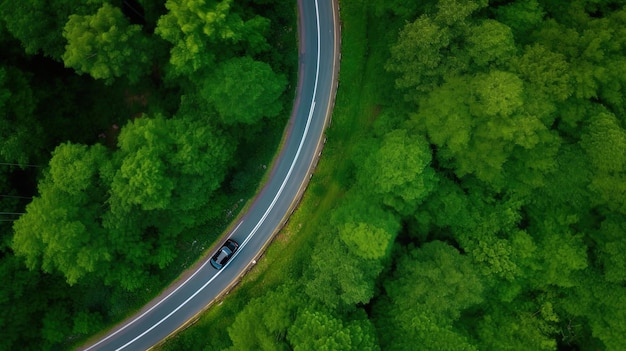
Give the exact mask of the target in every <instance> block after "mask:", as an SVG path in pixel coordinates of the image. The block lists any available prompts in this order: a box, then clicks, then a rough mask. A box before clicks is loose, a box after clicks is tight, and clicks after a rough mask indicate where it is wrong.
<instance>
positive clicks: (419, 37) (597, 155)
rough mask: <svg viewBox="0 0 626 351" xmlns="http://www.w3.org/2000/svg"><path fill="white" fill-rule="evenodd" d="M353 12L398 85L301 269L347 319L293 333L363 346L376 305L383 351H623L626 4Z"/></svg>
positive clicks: (353, 155)
mask: <svg viewBox="0 0 626 351" xmlns="http://www.w3.org/2000/svg"><path fill="white" fill-rule="evenodd" d="M348 4H349V5H348ZM342 5H345V6H352V7H355V8H357V9H358V8H360V7H363V8H364V7H366V6H370V7H369V8H368V11H371V12H370V13H369V16H371V17H368V19H367V20H363V19H361V21H367V22H366V23H367V25H369V26H371V27H372V28H371V29H369V31H368V32H367V35H365V34H364V35H363V37H365V36H367V37H368V38H369V40H371V41H370V42H368V43H366V44H363V45H364V46H367V47H368V48H369V49H370V50H374V49H373V48H389V52H388V55H387V62H386V65H385V67H384V68H385V70H386V72H387V73H388V74H391V75H392V76H393V78H394V79H395V86H393V87H390V86H386V85H384V84H380V85H377V89H380V90H381V91H382V92H381V93H380V94H379V95H378V99H379V100H378V101H376V103H375V104H378V105H376V107H375V108H374V110H375V112H373V113H372V116H368V117H369V118H371V119H374V118H375V119H376V121H375V122H374V123H371V128H370V129H369V130H368V131H367V132H365V133H363V134H364V135H358V137H357V138H355V139H358V140H359V141H358V142H356V144H355V145H350V147H348V148H347V151H346V152H347V153H348V155H347V156H345V157H344V159H347V161H346V162H347V163H348V166H346V168H348V169H350V172H346V174H342V175H341V176H337V178H339V179H341V182H342V185H343V186H344V189H343V190H344V192H342V193H341V195H340V196H338V198H339V199H340V200H339V202H338V203H337V204H335V206H334V207H333V208H332V211H329V212H332V214H328V218H325V219H324V220H322V221H320V222H319V223H318V226H319V228H318V230H317V231H318V233H317V235H318V238H317V239H316V242H315V244H314V245H313V248H312V251H311V254H310V257H309V256H307V258H306V264H305V267H304V268H303V274H302V276H303V280H302V282H301V284H302V285H303V286H304V289H303V291H304V293H305V294H306V296H307V297H308V298H309V299H310V300H311V301H312V302H314V303H316V304H320V305H321V306H323V309H325V310H330V311H333V313H334V314H335V315H336V316H337V315H338V316H342V317H341V318H342V319H341V320H340V321H337V320H336V319H335V318H336V317H333V315H332V314H330V315H329V314H328V312H326V311H319V310H314V309H304V310H301V311H300V313H302V315H299V316H298V317H297V318H295V322H293V320H294V319H293V317H291V319H289V321H290V322H293V325H294V327H295V326H299V327H300V328H303V329H302V330H306V331H307V332H308V333H309V334H313V335H317V336H318V338H319V341H320V344H315V342H313V341H312V342H311V345H317V347H319V348H323V347H324V345H325V343H328V345H331V344H332V345H333V347H334V348H335V349H355V348H354V347H353V346H351V345H349V344H347V340H349V335H350V334H349V333H346V332H345V327H346V325H348V324H349V323H347V321H349V320H350V318H351V317H350V316H351V314H352V313H355V312H356V313H358V312H359V311H361V308H362V307H363V306H365V309H366V310H367V311H368V317H369V320H370V321H371V322H372V323H373V325H374V327H375V329H374V330H375V335H376V340H377V344H378V346H380V347H381V348H382V349H389V350H414V349H420V350H422V349H423V350H504V349H509V350H557V349H558V350H570V349H577V350H588V349H603V350H622V349H623V348H624V345H626V341H625V340H624V337H623V335H626V332H625V325H624V323H623V321H624V320H625V318H624V306H625V305H626V304H625V303H624V297H626V290H625V288H624V283H625V282H626V280H625V279H626V275H625V274H624V273H623V272H624V270H625V269H626V267H625V265H624V262H626V261H625V258H624V254H623V252H624V249H625V248H626V246H625V243H626V239H625V237H624V224H623V223H624V214H625V207H624V195H625V192H626V188H625V186H624V184H626V181H625V179H624V177H625V176H626V174H624V171H625V168H624V167H625V164H626V158H625V156H624V155H626V152H625V150H626V125H625V123H626V115H625V113H626V110H625V109H624V101H625V100H624V96H625V93H626V92H625V90H624V89H625V87H626V84H625V82H624V77H625V75H626V64H625V61H624V55H623V53H624V48H625V43H624V38H625V37H626V36H625V35H624V34H625V33H624V28H626V27H625V26H624V22H623V21H624V19H625V18H626V7H625V6H626V4H625V3H624V2H623V1H613V0H609V1H601V0H589V1H588V0H576V1H542V0H516V1H489V2H487V1H477V0H474V1H458V0H432V1H424V2H419V3H418V2H410V3H409V2H401V1H385V2H383V1H376V2H375V3H374V4H368V5H364V4H363V3H361V2H358V1H348V2H344V3H343V4H342ZM344 13H345V11H344ZM355 13H358V11H357V12H355ZM354 16H357V15H354ZM366 17H367V16H366ZM350 23H351V24H353V23H352V22H350ZM353 25H354V24H353ZM367 25H365V26H363V27H360V28H361V29H362V30H365V29H363V28H364V27H367ZM394 26H395V28H399V30H398V32H397V37H394V38H393V39H392V42H391V43H388V42H384V43H382V42H378V41H381V40H382V39H381V38H384V39H385V40H388V39H389V37H391V35H389V36H385V35H382V34H380V33H378V32H377V31H380V30H386V29H387V28H394ZM346 30H347V31H349V30H350V29H349V28H347V26H346ZM363 37H359V38H361V39H362V38H363ZM350 38H354V37H350ZM346 45H356V44H355V43H347V44H346ZM370 45H371V46H370ZM349 47H352V46H349ZM344 54H345V55H348V56H349V54H347V53H345V52H344ZM377 54H378V53H377ZM381 56H382V55H381ZM371 57H375V54H373V53H370V58H369V60H370V61H368V62H369V63H370V64H371V63H372V62H375V59H372V58H371ZM346 60H347V59H346ZM352 60H354V58H353V57H352ZM350 62H354V61H350ZM368 69H370V70H376V68H372V67H370V66H368ZM379 83H380V82H378V81H372V82H368V83H367V84H374V85H376V84H379ZM349 85H350V84H346V85H344V86H343V89H355V87H354V86H352V85H350V87H348V86H349ZM340 92H341V88H340ZM348 95H349V96H354V94H352V95H350V94H348ZM396 96H398V97H400V98H395V97H396ZM344 108H345V106H344ZM360 108H361V107H360V106H359V107H358V108H357V109H359V112H358V113H362V112H363V111H365V110H366V109H360ZM341 111H343V110H341ZM355 113H357V112H355ZM342 117H344V118H348V117H346V116H342V115H340V116H339V117H337V116H336V117H335V118H342ZM368 122H369V121H368ZM340 123H341V122H340ZM364 129H366V128H364ZM342 160H343V159H342ZM293 284H300V283H298V282H296V283H293ZM296 286H297V285H296ZM327 326H332V327H333V328H334V329H335V332H334V333H330V334H329V333H326V332H324V328H323V327H327ZM301 335H302V334H300V333H296V332H291V331H290V332H289V333H288V334H287V338H288V339H289V337H290V336H293V337H296V336H301ZM302 337H304V336H302ZM234 340H235V339H233V341H234Z"/></svg>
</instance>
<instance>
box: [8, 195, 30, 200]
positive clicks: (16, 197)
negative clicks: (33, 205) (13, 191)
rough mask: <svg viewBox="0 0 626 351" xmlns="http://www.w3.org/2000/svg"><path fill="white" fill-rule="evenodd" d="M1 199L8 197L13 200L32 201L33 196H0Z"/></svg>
mask: <svg viewBox="0 0 626 351" xmlns="http://www.w3.org/2000/svg"><path fill="white" fill-rule="evenodd" d="M0 197H8V198H12V199H32V198H33V197H32V196H17V195H0Z"/></svg>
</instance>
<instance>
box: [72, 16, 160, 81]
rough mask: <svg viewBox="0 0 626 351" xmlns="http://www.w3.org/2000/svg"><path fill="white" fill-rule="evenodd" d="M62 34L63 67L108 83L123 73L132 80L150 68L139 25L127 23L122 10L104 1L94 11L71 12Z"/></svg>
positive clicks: (147, 52)
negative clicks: (77, 13) (87, 13)
mask: <svg viewBox="0 0 626 351" xmlns="http://www.w3.org/2000/svg"><path fill="white" fill-rule="evenodd" d="M63 36H64V37H65V39H67V46H66V47H65V53H64V54H63V62H64V63H65V66H66V67H72V68H74V69H75V70H76V72H78V73H79V74H82V73H88V74H90V75H91V76H92V77H93V78H95V79H103V80H104V81H105V82H107V83H109V84H110V83H112V82H113V80H114V79H116V78H120V77H126V78H128V80H129V81H130V82H131V83H136V82H137V81H138V80H139V78H141V76H143V75H145V74H146V72H148V71H149V69H150V47H149V42H148V40H147V38H146V37H145V36H144V35H143V34H142V33H141V27H139V26H138V25H130V24H129V23H128V20H127V19H126V17H125V16H124V15H123V14H122V11H121V10H120V9H119V8H117V7H114V6H112V5H110V4H108V3H104V4H103V5H102V7H101V8H100V9H99V10H98V12H96V13H95V14H94V15H85V16H80V15H71V16H70V17H69V20H68V22H67V24H66V25H65V29H64V31H63Z"/></svg>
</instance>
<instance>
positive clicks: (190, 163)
mask: <svg viewBox="0 0 626 351" xmlns="http://www.w3.org/2000/svg"><path fill="white" fill-rule="evenodd" d="M119 146H120V150H119V152H118V153H117V154H118V155H119V157H120V160H121V165H120V169H119V170H118V171H117V172H116V173H115V176H114V178H113V185H112V190H113V193H112V199H113V200H112V205H114V206H117V205H119V206H121V208H124V209H130V207H129V206H135V205H136V206H139V208H141V209H143V210H155V209H165V208H168V209H170V210H181V211H184V210H191V209H196V208H199V207H201V206H202V205H206V204H207V203H208V202H209V201H210V197H211V194H212V193H213V192H214V191H215V190H216V189H217V188H218V187H219V185H220V184H221V181H222V180H223V178H224V176H225V174H226V169H227V166H228V165H227V161H228V160H229V159H230V157H231V156H230V155H232V153H233V152H234V145H232V144H230V143H227V142H226V139H225V137H224V136H222V135H220V133H219V132H218V131H217V130H215V129H213V128H212V126H211V125H209V124H207V123H202V122H201V121H194V120H192V119H190V118H186V117H180V118H176V119H169V120H167V119H165V118H163V117H162V116H157V117H155V118H148V117H142V118H139V119H136V120H135V121H133V122H132V123H129V124H128V125H127V126H125V127H124V128H123V129H122V132H121V133H120V136H119ZM192 195H193V196H192Z"/></svg>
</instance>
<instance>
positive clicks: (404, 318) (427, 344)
mask: <svg viewBox="0 0 626 351" xmlns="http://www.w3.org/2000/svg"><path fill="white" fill-rule="evenodd" d="M470 262H471V261H470V259H469V257H467V256H463V255H461V254H459V252H458V251H457V250H456V249H454V248H453V247H451V246H449V245H447V244H445V243H443V242H439V241H435V242H431V243H427V244H424V246H423V247H422V248H419V249H410V251H409V252H408V253H407V255H403V256H401V257H400V258H399V259H398V260H397V262H396V264H397V266H396V270H395V271H394V272H393V273H392V275H391V277H389V278H387V280H386V281H385V282H384V287H385V292H386V295H385V296H384V297H383V298H380V299H379V300H377V301H376V303H375V305H374V312H373V313H374V315H375V322H376V324H377V328H378V330H379V335H380V338H381V346H382V347H383V349H389V350H409V349H412V348H414V347H416V346H417V347H419V348H420V349H423V350H442V349H445V350H476V349H477V348H476V347H475V346H473V345H472V343H471V341H470V340H469V339H468V338H467V337H466V336H465V335H464V332H463V331H462V330H454V329H453V328H451V326H450V324H451V323H452V322H453V321H455V320H458V319H459V317H460V315H461V313H462V312H463V310H465V309H467V308H470V307H471V306H473V305H476V304H478V303H480V302H482V301H483V296H482V292H483V285H482V282H481V281H480V277H479V275H478V272H477V271H476V270H475V268H474V266H473V265H471V263H470ZM399 335H402V337H398V336H399Z"/></svg>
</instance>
